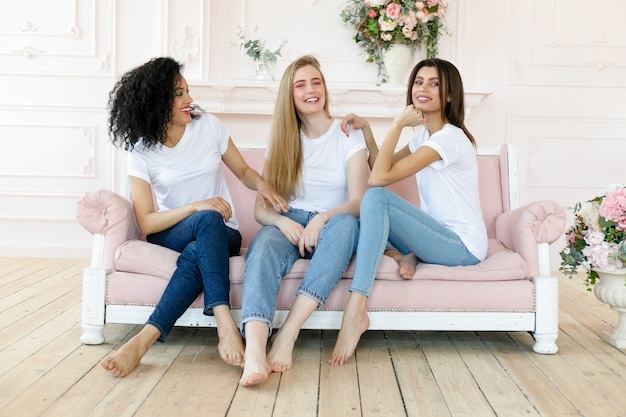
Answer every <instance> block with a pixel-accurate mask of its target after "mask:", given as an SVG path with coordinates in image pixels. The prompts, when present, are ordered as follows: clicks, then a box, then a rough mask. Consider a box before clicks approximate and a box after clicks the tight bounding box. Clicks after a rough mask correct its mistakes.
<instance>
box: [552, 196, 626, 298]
mask: <svg viewBox="0 0 626 417" xmlns="http://www.w3.org/2000/svg"><path fill="white" fill-rule="evenodd" d="M573 210H574V223H573V224H572V226H571V227H570V228H569V229H568V230H567V231H566V232H565V240H566V246H565V248H564V249H563V250H562V251H561V252H560V255H561V267H560V268H559V271H561V272H563V273H564V274H565V275H566V276H568V277H569V278H571V277H572V275H574V274H576V273H577V270H578V269H583V270H585V272H586V275H587V276H586V278H585V284H586V285H587V290H588V291H591V286H592V285H593V284H595V283H596V279H598V273H597V272H596V271H594V268H600V269H603V270H606V271H614V270H616V269H620V268H624V267H626V185H624V184H611V185H610V186H609V187H608V188H607V189H606V190H604V191H603V192H601V193H600V195H599V196H597V197H594V198H592V199H591V200H588V201H585V202H582V203H576V205H575V206H574V207H573Z"/></svg>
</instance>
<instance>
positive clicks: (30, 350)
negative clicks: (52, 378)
mask: <svg viewBox="0 0 626 417" xmlns="http://www.w3.org/2000/svg"><path fill="white" fill-rule="evenodd" d="M71 301H72V302H74V305H72V306H70V307H68V308H67V309H66V310H65V311H63V312H62V313H60V314H58V315H56V316H53V317H51V318H50V320H49V321H47V322H45V323H43V324H42V325H41V326H39V327H37V328H35V329H33V331H31V332H30V333H28V334H26V335H25V336H24V337H22V338H20V339H18V340H17V341H15V342H13V343H11V344H10V345H9V346H7V347H6V348H5V349H3V350H2V360H1V361H0V375H4V374H5V373H7V372H8V371H9V370H11V369H13V368H14V367H15V366H17V364H19V363H22V362H24V361H27V360H28V358H30V357H31V356H33V355H35V354H37V353H44V354H45V347H46V346H47V345H48V344H49V343H50V342H51V341H53V340H55V339H56V338H57V337H59V335H62V334H63V333H65V332H67V331H70V329H72V327H73V326H75V325H76V323H77V317H79V316H80V311H81V305H80V303H79V302H76V300H71ZM3 333H4V332H3ZM3 336H4V335H3V334H2V337H3ZM76 341H77V342H78V339H77V340H76Z"/></svg>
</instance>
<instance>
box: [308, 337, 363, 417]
mask: <svg viewBox="0 0 626 417" xmlns="http://www.w3.org/2000/svg"><path fill="white" fill-rule="evenodd" d="M337 334H338V331H337V330H325V331H323V332H322V344H323V346H322V363H321V373H320V387H319V413H318V416H319V417H361V415H362V414H361V401H360V393H359V377H358V374H357V369H356V361H355V360H354V359H350V361H348V363H347V364H345V365H342V366H333V365H329V364H328V360H329V359H330V357H331V356H332V353H333V349H334V347H335V343H336V342H337Z"/></svg>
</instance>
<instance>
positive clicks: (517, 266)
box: [115, 239, 528, 284]
mask: <svg viewBox="0 0 626 417" xmlns="http://www.w3.org/2000/svg"><path fill="white" fill-rule="evenodd" d="M243 253H245V251H244V252H242V256H234V257H231V258H230V280H231V283H232V284H236V283H242V282H243V271H244V256H243ZM177 259H178V252H175V251H173V250H170V249H167V248H165V247H163V246H159V245H155V244H152V243H148V242H145V241H142V240H129V241H128V242H125V243H124V244H123V245H121V246H120V247H119V248H118V249H117V251H116V253H115V268H116V270H118V271H121V272H133V273H137V274H142V275H154V276H156V277H159V278H162V279H165V280H169V279H170V277H171V276H172V274H173V273H174V270H175V269H176V260H177ZM308 264H309V261H308V260H305V259H299V260H298V261H296V263H295V264H294V266H293V267H292V268H291V271H289V273H288V274H287V275H286V276H285V278H287V279H300V278H302V277H303V276H304V273H305V271H306V268H307V267H308ZM354 268H355V259H352V261H351V262H350V264H349V265H348V268H347V269H346V272H345V273H344V277H343V278H345V279H351V278H353V277H354ZM527 278H528V270H527V268H526V264H525V262H524V260H523V259H522V258H521V256H519V255H518V254H517V253H515V252H512V251H510V250H508V249H506V248H505V247H504V246H502V244H500V243H499V242H498V241H497V240H495V239H490V240H489V251H488V254H487V258H486V259H485V260H484V261H482V262H480V263H478V264H477V265H472V266H457V267H447V266H441V265H432V264H422V263H420V264H418V266H417V268H416V272H415V277H414V279H417V280H442V281H510V280H520V279H527ZM376 280H382V281H403V279H402V278H401V277H400V275H399V267H398V264H397V263H396V262H395V261H394V260H393V259H391V258H390V257H387V256H383V259H382V260H381V262H380V265H379V268H378V273H377V275H376Z"/></svg>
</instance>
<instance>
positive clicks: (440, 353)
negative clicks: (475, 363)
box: [420, 332, 495, 417]
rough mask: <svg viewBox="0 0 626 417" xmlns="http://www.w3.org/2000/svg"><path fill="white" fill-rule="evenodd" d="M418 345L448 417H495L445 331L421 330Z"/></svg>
mask: <svg viewBox="0 0 626 417" xmlns="http://www.w3.org/2000/svg"><path fill="white" fill-rule="evenodd" d="M420 344H421V345H422V350H423V351H424V355H425V356H426V360H427V361H428V364H429V365H430V368H431V372H432V373H433V376H434V378H435V380H436V381H437V385H438V386H439V389H440V390H441V393H442V395H443V397H444V400H445V402H446V404H447V405H448V410H449V412H450V415H451V416H453V417H456V416H472V417H474V416H481V417H488V416H495V413H494V412H493V409H492V408H491V406H490V405H489V402H488V401H487V399H486V398H485V396H484V395H483V393H482V390H481V387H480V386H479V385H478V384H477V383H476V380H475V379H474V377H473V376H472V374H471V372H469V370H468V369H467V366H466V365H465V362H464V361H463V358H462V357H461V355H460V354H459V352H458V350H457V349H456V347H455V346H454V344H453V343H452V342H451V340H450V336H449V335H448V333H447V332H424V335H423V336H422V337H420Z"/></svg>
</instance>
